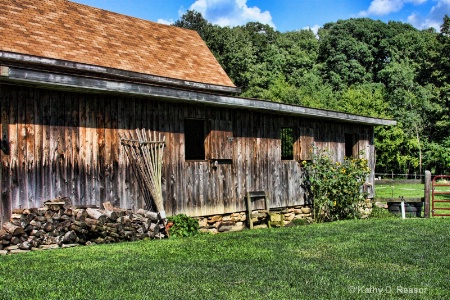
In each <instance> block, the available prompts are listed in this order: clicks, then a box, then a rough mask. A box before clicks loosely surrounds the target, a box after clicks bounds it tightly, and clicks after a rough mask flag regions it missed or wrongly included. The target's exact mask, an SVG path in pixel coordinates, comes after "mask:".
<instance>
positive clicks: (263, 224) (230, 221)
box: [197, 206, 312, 234]
mask: <svg viewBox="0 0 450 300" xmlns="http://www.w3.org/2000/svg"><path fill="white" fill-rule="evenodd" d="M283 211H285V213H284V214H283V215H284V225H285V226H287V225H289V224H291V223H292V222H293V221H294V220H295V219H304V220H312V208H311V207H309V206H295V207H290V208H285V209H284V210H283ZM266 218H267V216H266V214H265V213H261V211H260V210H254V211H252V219H253V225H254V228H267V219H266ZM197 219H198V222H199V225H200V231H201V232H207V233H213V234H215V233H219V232H229V231H241V230H243V229H244V228H248V222H247V213H246V212H245V211H243V212H235V213H232V214H224V215H213V216H206V217H198V218H197Z"/></svg>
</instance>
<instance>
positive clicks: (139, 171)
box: [120, 129, 166, 219]
mask: <svg viewBox="0 0 450 300" xmlns="http://www.w3.org/2000/svg"><path fill="white" fill-rule="evenodd" d="M120 140H121V144H122V146H123V147H124V149H125V153H126V154H127V156H128V159H129V161H130V164H131V166H132V168H133V172H134V173H135V175H136V177H137V178H138V181H139V185H140V187H141V189H143V192H144V195H148V194H150V195H151V198H153V201H154V203H155V205H156V209H157V211H158V212H159V213H160V215H161V218H163V219H164V218H165V217H166V213H165V210H164V203H163V197H162V184H161V181H162V165H163V155H164V146H165V137H164V136H161V135H160V134H156V133H155V132H153V134H152V133H151V132H150V131H145V129H136V132H135V134H134V135H133V134H132V133H131V132H129V133H126V134H124V135H123V136H120ZM145 204H146V206H147V207H146V209H152V202H151V199H150V197H145Z"/></svg>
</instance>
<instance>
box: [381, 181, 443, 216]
mask: <svg viewBox="0 0 450 300" xmlns="http://www.w3.org/2000/svg"><path fill="white" fill-rule="evenodd" d="M424 188H425V187H424V184H376V185H375V197H376V198H377V199H378V198H399V199H400V197H404V198H405V199H406V198H421V197H424ZM435 191H438V192H450V186H436V187H435ZM430 200H432V198H431V196H430ZM435 200H450V194H448V195H442V194H441V195H439V194H436V195H435ZM435 207H436V209H435V211H436V213H439V214H450V211H449V210H439V208H450V202H436V203H435Z"/></svg>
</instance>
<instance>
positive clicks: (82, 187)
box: [75, 95, 89, 205]
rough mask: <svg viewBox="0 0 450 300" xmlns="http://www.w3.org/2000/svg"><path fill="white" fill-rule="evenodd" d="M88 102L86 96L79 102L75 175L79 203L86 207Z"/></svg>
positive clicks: (81, 97) (82, 96)
mask: <svg viewBox="0 0 450 300" xmlns="http://www.w3.org/2000/svg"><path fill="white" fill-rule="evenodd" d="M87 101H88V99H87V97H86V96H85V95H80V99H79V102H78V105H79V115H78V117H79V121H78V125H79V129H78V145H79V153H78V162H77V166H78V168H77V170H76V172H75V173H78V177H79V178H78V181H79V184H78V185H77V189H78V192H77V194H78V195H79V203H80V205H86V204H88V197H89V195H88V193H87V191H88V187H87V182H88V174H87V171H88V170H87V159H86V155H87V150H86V148H87V147H88V144H87V141H86V122H87V110H86V102H87Z"/></svg>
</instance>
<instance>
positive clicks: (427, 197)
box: [424, 171, 431, 218]
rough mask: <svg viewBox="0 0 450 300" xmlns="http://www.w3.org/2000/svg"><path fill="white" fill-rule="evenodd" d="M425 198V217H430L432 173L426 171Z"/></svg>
mask: <svg viewBox="0 0 450 300" xmlns="http://www.w3.org/2000/svg"><path fill="white" fill-rule="evenodd" d="M424 191H425V192H424V198H425V212H424V217H425V218H429V217H430V192H431V172H430V171H425V188H424Z"/></svg>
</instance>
